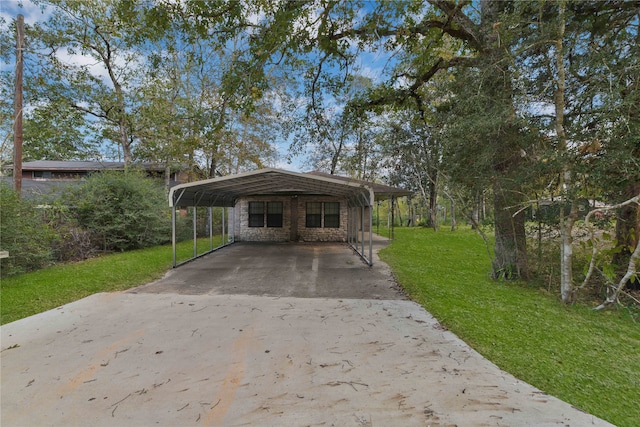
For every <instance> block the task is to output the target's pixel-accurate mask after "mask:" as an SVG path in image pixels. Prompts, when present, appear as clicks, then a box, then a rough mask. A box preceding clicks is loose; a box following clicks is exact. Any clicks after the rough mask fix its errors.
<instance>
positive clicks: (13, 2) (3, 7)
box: [0, 0, 50, 25]
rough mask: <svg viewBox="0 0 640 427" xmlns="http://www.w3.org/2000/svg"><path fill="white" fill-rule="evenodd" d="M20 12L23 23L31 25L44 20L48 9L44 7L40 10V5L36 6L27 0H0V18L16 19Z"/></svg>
mask: <svg viewBox="0 0 640 427" xmlns="http://www.w3.org/2000/svg"><path fill="white" fill-rule="evenodd" d="M20 14H21V15H23V16H24V22H25V24H27V25H32V24H34V23H36V22H41V21H44V20H46V19H47V18H48V17H49V15H50V11H48V10H47V9H46V8H45V10H44V11H43V10H41V8H40V6H36V5H35V4H33V3H32V2H31V1H29V0H24V1H18V0H0V18H2V19H4V20H5V21H6V22H11V21H13V20H15V19H17V17H18V15H20Z"/></svg>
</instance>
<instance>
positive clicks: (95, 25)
mask: <svg viewBox="0 0 640 427" xmlns="http://www.w3.org/2000/svg"><path fill="white" fill-rule="evenodd" d="M122 4H123V3H122V2H121V1H119V0H91V1H85V2H77V1H66V0H56V1H53V2H51V5H52V6H53V8H52V13H51V15H50V17H49V19H48V20H47V21H46V22H45V23H43V24H37V25H36V26H34V27H33V28H31V31H30V33H29V34H30V36H31V38H32V40H33V44H34V46H33V47H32V49H33V51H34V52H35V51H36V50H37V51H39V52H40V56H41V59H42V62H41V64H40V67H41V71H40V72H41V73H42V77H41V81H40V83H41V84H40V88H41V92H40V93H41V94H42V95H41V96H42V97H44V98H46V99H49V101H50V102H52V103H54V104H66V105H69V106H71V107H72V108H74V109H76V110H77V111H79V112H81V113H83V114H85V115H88V116H90V117H91V118H92V120H93V121H92V122H88V123H89V124H92V125H93V128H94V130H95V131H102V134H103V135H105V136H107V137H108V138H110V139H112V140H113V141H114V142H115V143H116V144H118V146H119V148H120V149H121V150H122V158H123V159H124V162H125V164H127V165H129V164H131V162H132V160H133V156H132V147H133V144H134V142H135V140H134V137H133V134H132V129H133V127H134V118H133V113H134V109H135V108H136V106H135V105H134V101H135V99H136V96H135V90H136V88H137V87H138V85H139V80H138V77H139V75H140V70H141V65H142V61H143V59H142V56H141V54H140V49H139V47H140V46H139V44H138V43H139V41H138V40H137V39H136V37H135V35H136V34H137V31H136V30H135V29H132V27H135V26H136V25H140V23H139V22H137V21H136V20H127V21H123V20H122V19H121V16H120V14H119V12H120V10H119V7H120V6H121V5H122ZM36 42H38V43H39V44H38V45H36Z"/></svg>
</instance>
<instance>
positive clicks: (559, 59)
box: [554, 2, 577, 303]
mask: <svg viewBox="0 0 640 427" xmlns="http://www.w3.org/2000/svg"><path fill="white" fill-rule="evenodd" d="M564 12H565V4H564V2H561V3H560V4H559V17H558V23H559V27H558V39H557V40H556V42H555V53H556V67H557V70H558V71H557V72H558V75H557V78H556V95H555V100H554V101H555V102H554V103H555V113H556V135H557V137H558V149H559V150H560V153H559V154H560V155H566V154H568V150H567V135H566V133H565V129H564V107H565V100H564V94H565V77H566V76H565V69H564V47H563V41H562V39H563V37H564V32H565V23H564V19H565V15H564ZM564 161H565V163H564V165H563V168H562V179H561V185H562V188H561V191H562V194H563V197H562V198H561V202H562V205H561V207H560V237H561V245H562V246H561V250H560V253H561V256H560V296H561V298H562V301H563V302H565V303H570V302H572V301H573V296H574V289H573V269H572V261H573V236H572V232H573V224H574V223H575V220H576V217H577V206H576V203H575V202H574V200H573V198H574V183H573V174H572V172H571V164H570V161H569V159H565V160H564ZM567 203H570V205H571V208H570V212H569V213H568V215H566V214H565V206H566V205H567Z"/></svg>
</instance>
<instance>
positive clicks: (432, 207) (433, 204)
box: [428, 180, 438, 231]
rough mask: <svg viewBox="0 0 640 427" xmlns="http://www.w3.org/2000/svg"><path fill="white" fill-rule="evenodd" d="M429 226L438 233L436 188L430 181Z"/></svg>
mask: <svg viewBox="0 0 640 427" xmlns="http://www.w3.org/2000/svg"><path fill="white" fill-rule="evenodd" d="M428 188H429V226H430V227H431V228H433V230H434V231H438V209H437V208H438V186H437V184H436V183H435V182H433V181H432V180H430V181H429V185H428Z"/></svg>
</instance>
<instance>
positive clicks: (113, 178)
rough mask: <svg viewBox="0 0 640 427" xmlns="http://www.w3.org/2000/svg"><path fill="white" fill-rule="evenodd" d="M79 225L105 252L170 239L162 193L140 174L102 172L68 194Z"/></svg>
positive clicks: (169, 222) (169, 227)
mask: <svg viewBox="0 0 640 427" xmlns="http://www.w3.org/2000/svg"><path fill="white" fill-rule="evenodd" d="M67 196H68V197H69V204H70V210H71V212H72V214H73V216H74V217H75V219H76V221H77V222H78V225H79V226H80V227H81V228H83V229H85V230H89V231H90V232H91V235H92V239H93V241H94V243H95V244H96V245H98V247H99V248H100V249H102V250H105V251H125V250H131V249H139V248H144V247H149V246H154V245H158V244H162V243H165V242H168V241H169V238H170V236H171V216H170V211H169V207H168V203H167V197H166V194H165V191H164V189H163V187H162V185H161V183H159V182H158V181H156V180H153V179H151V178H147V177H145V176H144V175H142V174H141V173H138V172H133V171H128V172H126V173H122V172H120V173H110V172H103V173H100V174H95V175H92V176H91V177H89V178H88V179H87V180H86V182H85V183H84V184H83V185H81V186H79V187H77V188H73V189H71V190H70V191H69V193H68V194H67Z"/></svg>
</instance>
